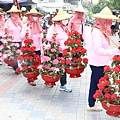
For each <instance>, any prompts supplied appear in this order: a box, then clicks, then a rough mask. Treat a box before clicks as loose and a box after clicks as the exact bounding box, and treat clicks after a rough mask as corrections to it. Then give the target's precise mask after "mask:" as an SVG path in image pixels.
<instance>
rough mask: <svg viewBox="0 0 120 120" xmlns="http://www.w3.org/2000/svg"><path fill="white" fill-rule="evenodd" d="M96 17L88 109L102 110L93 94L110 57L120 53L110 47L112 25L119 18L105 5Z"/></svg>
mask: <svg viewBox="0 0 120 120" xmlns="http://www.w3.org/2000/svg"><path fill="white" fill-rule="evenodd" d="M93 17H95V18H96V21H95V23H94V26H93V28H92V35H91V41H90V45H89V49H88V59H89V65H90V68H91V71H92V73H91V81H90V89H89V97H88V104H89V107H88V110H95V111H101V110H102V109H101V108H100V107H99V106H97V105H95V102H96V100H95V99H94V98H93V95H94V93H95V91H96V90H98V86H97V84H98V82H99V79H100V78H101V77H103V76H104V67H105V66H106V65H109V62H110V59H111V58H112V56H113V55H115V54H120V51H119V49H118V48H115V49H109V48H108V47H109V46H110V38H109V35H110V33H111V30H110V27H111V24H112V20H117V19H118V18H117V17H116V16H114V15H112V12H111V10H110V9H109V8H108V7H105V8H104V9H103V10H102V11H101V12H100V13H98V14H95V15H93Z"/></svg>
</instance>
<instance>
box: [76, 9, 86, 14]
mask: <svg viewBox="0 0 120 120" xmlns="http://www.w3.org/2000/svg"><path fill="white" fill-rule="evenodd" d="M74 12H83V13H84V12H85V10H82V9H81V10H80V9H78V8H76V9H74Z"/></svg>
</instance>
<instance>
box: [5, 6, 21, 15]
mask: <svg viewBox="0 0 120 120" xmlns="http://www.w3.org/2000/svg"><path fill="white" fill-rule="evenodd" d="M11 12H22V11H21V10H18V9H17V6H15V5H13V6H12V7H11V9H10V10H8V11H7V13H11Z"/></svg>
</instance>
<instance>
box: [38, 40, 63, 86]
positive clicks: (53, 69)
mask: <svg viewBox="0 0 120 120" xmlns="http://www.w3.org/2000/svg"><path fill="white" fill-rule="evenodd" d="M43 50H44V55H43V56H42V57H41V61H42V62H41V65H40V66H39V72H40V74H41V76H42V79H43V80H44V81H45V84H46V85H49V86H54V85H55V82H57V81H58V80H59V79H60V77H61V76H62V75H63V74H64V64H62V60H64V58H63V57H62V56H60V53H61V52H62V51H61V50H62V49H61V48H60V43H59V42H58V41H56V40H55V39H51V40H47V39H45V38H44V41H43Z"/></svg>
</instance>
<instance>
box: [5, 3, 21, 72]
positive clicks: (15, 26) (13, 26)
mask: <svg viewBox="0 0 120 120" xmlns="http://www.w3.org/2000/svg"><path fill="white" fill-rule="evenodd" d="M7 13H9V14H10V18H8V19H7V20H6V22H5V26H4V28H5V32H6V34H8V35H11V36H12V42H13V43H18V44H19V47H18V49H20V48H21V43H22V40H21V38H20V33H21V31H22V27H23V23H22V21H21V19H20V13H21V10H18V9H17V7H16V6H14V5H13V6H12V7H11V9H10V10H9V11H7ZM16 68H18V63H16V65H15V66H13V69H14V70H16ZM15 73H16V72H15ZM16 74H17V73H16Z"/></svg>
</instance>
